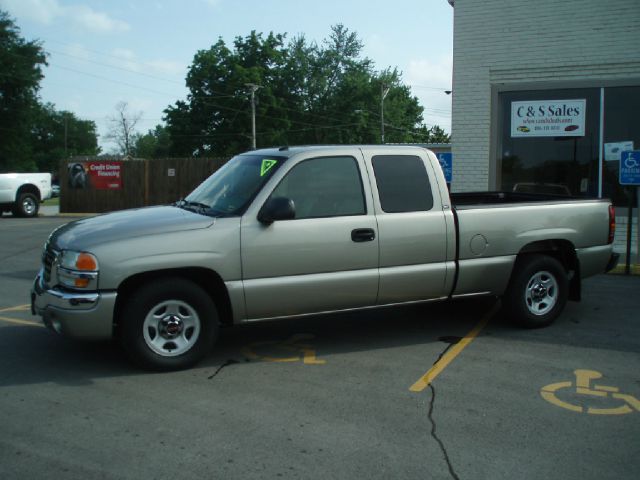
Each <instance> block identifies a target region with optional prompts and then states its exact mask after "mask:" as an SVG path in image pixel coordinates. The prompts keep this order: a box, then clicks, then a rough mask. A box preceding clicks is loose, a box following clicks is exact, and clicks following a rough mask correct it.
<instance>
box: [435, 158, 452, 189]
mask: <svg viewBox="0 0 640 480" xmlns="http://www.w3.org/2000/svg"><path fill="white" fill-rule="evenodd" d="M436 156H437V157H438V162H440V166H441V167H442V171H443V172H444V179H445V181H446V182H447V183H451V179H452V177H453V172H452V170H453V154H452V153H437V154H436Z"/></svg>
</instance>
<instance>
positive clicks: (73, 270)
mask: <svg viewBox="0 0 640 480" xmlns="http://www.w3.org/2000/svg"><path fill="white" fill-rule="evenodd" d="M58 280H59V281H60V283H61V284H62V285H64V286H66V287H71V288H83V289H84V288H87V289H89V288H93V289H95V288H97V283H98V259H97V258H96V257H95V256H94V255H92V254H91V253H88V252H74V251H71V250H64V251H63V252H62V254H61V255H60V257H59V258H58Z"/></svg>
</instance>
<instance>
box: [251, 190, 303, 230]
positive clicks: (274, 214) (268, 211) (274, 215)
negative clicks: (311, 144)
mask: <svg viewBox="0 0 640 480" xmlns="http://www.w3.org/2000/svg"><path fill="white" fill-rule="evenodd" d="M294 218H296V207H295V204H294V203H293V200H291V199H290V198H285V197H275V198H270V199H269V200H267V203H265V204H264V206H263V207H262V208H261V209H260V211H259V212H258V221H259V222H260V223H264V224H265V225H271V224H272V223H273V222H275V221H277V220H293V219H294Z"/></svg>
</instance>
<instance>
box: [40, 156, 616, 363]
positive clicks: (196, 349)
mask: <svg viewBox="0 0 640 480" xmlns="http://www.w3.org/2000/svg"><path fill="white" fill-rule="evenodd" d="M614 230H615V224H614V212H613V208H612V207H611V203H610V202H609V201H608V200H604V199H602V200H599V199H578V198H572V197H564V196H559V195H534V194H522V193H514V192H493V193H491V192H488V193H463V194H454V195H449V192H448V190H447V186H446V183H445V178H444V175H443V173H442V170H441V168H440V166H439V164H438V159H437V158H436V156H435V155H434V154H433V153H432V152H430V151H428V150H425V149H422V148H417V147H400V146H367V145H363V146H321V147H290V148H289V147H282V148H280V149H269V150H257V151H253V152H248V153H246V154H244V155H238V156H237V157H235V158H233V159H232V160H230V161H229V162H228V163H227V164H226V165H225V166H224V167H222V168H221V169H219V170H218V171H217V172H215V173H214V174H213V175H212V176H211V177H210V178H209V179H208V180H206V181H204V182H203V183H202V184H201V185H200V186H199V187H198V188H197V189H196V190H194V191H193V192H192V193H191V194H190V195H189V196H187V198H186V199H184V200H181V201H179V202H177V203H176V204H175V205H173V206H161V207H149V208H143V209H138V210H125V211H122V212H115V213H110V214H107V215H102V216H98V217H94V218H88V219H84V220H79V221H76V222H73V223H70V224H67V225H65V226H62V227H60V228H58V229H57V230H56V231H55V232H53V233H52V234H51V236H50V237H49V240H48V241H47V244H46V245H45V249H44V252H43V256H42V261H43V264H42V270H41V271H40V273H39V274H38V276H37V278H36V279H35V282H34V285H33V290H32V296H31V300H32V309H33V313H35V314H38V315H41V316H42V318H43V320H44V323H45V324H46V325H47V326H49V327H50V328H52V329H53V330H55V331H56V332H59V333H61V334H65V335H69V336H71V337H76V338H81V339H82V338H84V339H107V338H113V337H115V338H119V339H120V340H121V341H122V342H123V345H124V347H125V349H126V350H127V351H128V353H129V354H130V355H131V357H132V358H133V359H134V360H136V361H137V362H139V363H140V364H142V365H144V366H147V367H151V368H155V369H175V368H184V367H187V366H189V365H192V364H193V363H195V362H196V361H198V360H200V359H201V358H202V357H204V356H205V355H206V354H207V353H208V352H209V351H210V349H211V346H212V345H213V343H214V340H215V338H216V336H217V332H218V328H219V326H220V324H223V325H225V324H233V323H241V322H249V321H257V320H264V319H271V318H282V317H293V316H301V315H308V314H318V313H326V312H335V311H340V310H352V309H359V308H368V307H378V306H385V305H396V304H404V303H411V302H430V301H435V300H446V299H449V298H461V297H468V296H475V295H491V296H497V297H502V300H503V303H502V304H503V307H504V310H505V312H506V314H507V315H508V316H509V317H510V318H511V319H513V320H514V321H515V322H517V323H519V324H521V325H523V326H525V327H542V326H545V325H548V324H550V323H551V322H553V321H554V320H555V318H556V317H558V315H560V313H561V312H562V310H563V308H564V306H565V303H566V301H567V299H571V300H578V299H579V298H580V282H581V279H582V278H584V277H588V276H590V275H595V274H597V273H601V272H604V271H605V270H606V269H607V268H610V267H611V266H612V265H613V264H615V261H616V257H615V254H612V243H613V232H614Z"/></svg>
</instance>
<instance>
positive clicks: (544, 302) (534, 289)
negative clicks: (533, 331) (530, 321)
mask: <svg viewBox="0 0 640 480" xmlns="http://www.w3.org/2000/svg"><path fill="white" fill-rule="evenodd" d="M525 302H526V304H527V309H528V310H529V312H530V313H532V314H533V315H545V314H547V313H549V312H550V311H551V310H552V309H553V307H554V306H555V305H556V303H558V281H557V280H556V277H554V276H553V274H551V273H550V272H537V273H536V274H535V275H533V276H532V277H531V278H530V279H529V281H528V282H527V288H526V291H525Z"/></svg>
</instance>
